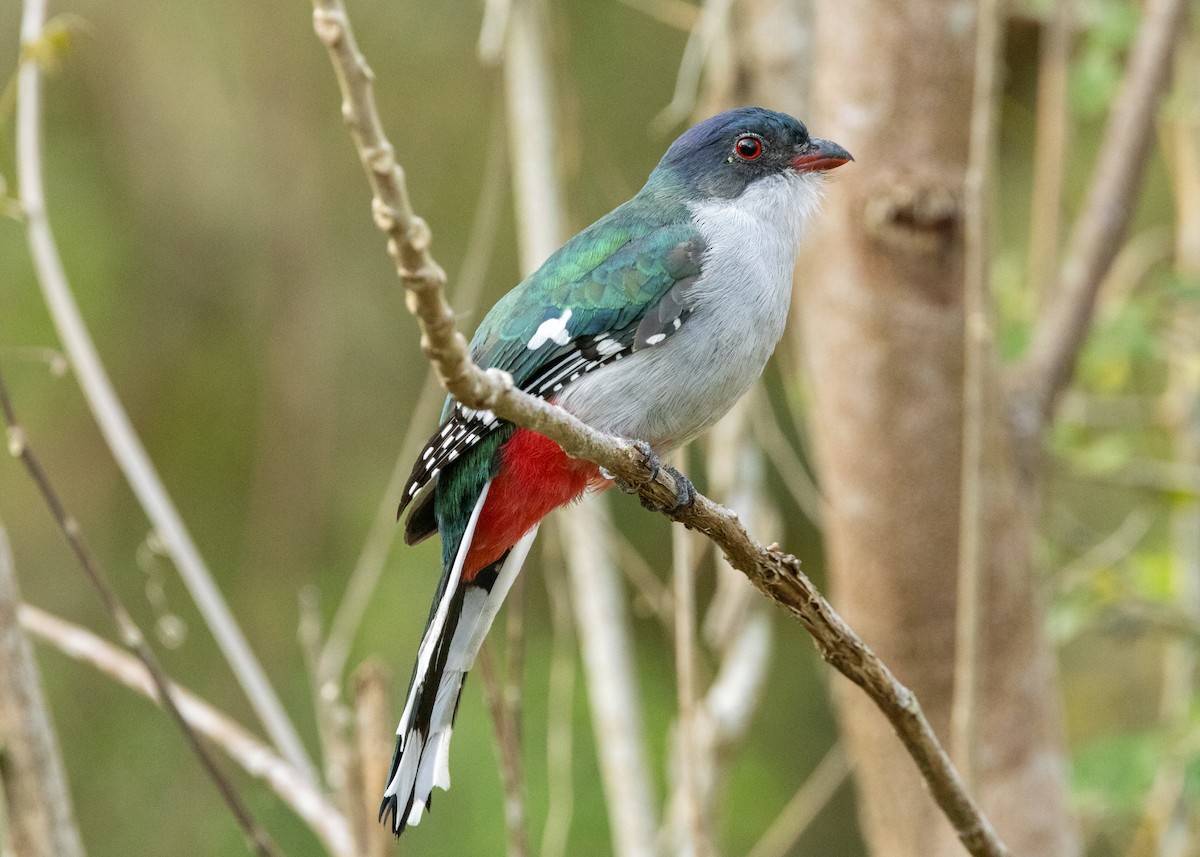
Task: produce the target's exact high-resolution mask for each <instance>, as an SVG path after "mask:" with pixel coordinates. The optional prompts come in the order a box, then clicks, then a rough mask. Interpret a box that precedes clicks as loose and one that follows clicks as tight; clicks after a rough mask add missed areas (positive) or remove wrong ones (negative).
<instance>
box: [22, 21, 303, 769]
mask: <svg viewBox="0 0 1200 857" xmlns="http://www.w3.org/2000/svg"><path fill="white" fill-rule="evenodd" d="M45 17H46V0H25V12H24V17H23V19H22V22H21V44H22V52H23V55H24V56H23V60H22V62H21V68H20V72H19V75H18V84H17V88H18V101H17V175H18V179H19V184H20V190H21V205H22V207H23V208H24V211H25V220H26V226H27V231H28V238H29V251H30V255H31V256H32V258H33V265H34V270H35V271H36V272H37V279H38V284H39V285H40V286H41V289H42V294H43V297H44V298H45V301H46V306H47V308H48V309H49V310H50V316H51V318H52V319H53V321H54V326H55V328H56V329H57V331H58V335H59V338H60V339H61V340H62V344H63V348H64V349H65V350H66V352H67V356H68V357H69V358H70V361H71V366H72V368H73V369H74V371H75V377H76V378H78V379H79V385H80V387H81V388H82V390H83V394H84V397H85V398H86V399H87V402H88V406H89V407H90V408H91V409H92V414H93V416H95V418H96V422H97V424H98V425H99V426H100V431H101V432H102V433H103V435H104V439H105V440H106V441H107V443H108V446H109V449H111V450H112V454H113V457H114V458H115V459H116V461H117V464H118V465H119V466H120V468H121V471H122V473H124V474H125V478H126V479H127V480H128V482H129V485H130V487H131V488H132V489H133V493H134V494H135V495H136V496H137V499H138V502H139V503H141V505H142V508H143V509H144V510H145V512H146V515H147V517H149V519H150V521H151V523H152V524H153V525H154V529H155V531H156V533H157V534H158V537H159V538H160V539H161V540H162V542H163V544H164V545H165V546H166V547H167V550H168V551H169V552H170V554H171V559H172V561H173V562H174V564H175V567H176V568H177V569H179V575H180V577H181V578H182V579H183V582H184V584H185V585H186V586H187V588H188V591H189V592H190V593H191V595H192V598H193V599H194V600H195V602H196V606H197V608H199V610H200V613H201V615H202V616H204V620H205V622H207V623H208V626H209V628H210V629H211V630H212V633H213V636H214V637H215V638H216V641H217V644H218V646H219V647H220V649H221V652H222V653H223V654H224V655H225V658H226V659H227V660H228V661H229V665H230V667H232V669H233V672H234V675H235V676H236V677H237V680H238V682H239V683H240V684H241V686H242V690H243V691H245V693H246V696H247V698H248V699H249V700H250V704H251V705H252V706H253V707H254V710H255V712H256V713H257V714H258V717H259V719H260V720H261V721H262V724H263V726H264V727H265V728H266V730H267V734H268V735H270V736H271V740H272V741H274V742H275V745H276V746H277V747H279V749H280V750H281V751H282V752H283V754H284V755H285V756H287V758H288V759H289V760H290V761H291V762H292V764H293V765H295V766H296V768H297V769H299V770H300V771H301V773H302V774H303V775H304V776H306V777H308V778H309V779H311V780H313V781H314V782H315V781H316V772H315V769H314V768H313V764H312V760H311V759H310V758H309V756H308V752H307V751H306V750H305V749H304V744H303V743H302V742H301V741H300V737H299V735H297V734H296V729H295V727H294V726H293V725H292V722H291V720H289V719H288V716H287V713H286V712H285V711H284V709H283V706H282V705H281V704H280V702H279V697H278V696H276V695H275V691H274V689H273V688H272V687H271V683H270V682H269V681H268V680H267V677H266V674H265V673H264V672H263V670H262V667H261V666H260V665H259V663H258V660H257V658H255V656H254V653H253V652H252V651H251V650H250V646H249V645H248V644H247V642H246V638H245V636H244V635H243V634H242V631H241V629H240V628H239V627H238V625H237V622H236V621H235V620H234V618H233V615H232V614H231V613H230V612H229V606H228V605H227V604H226V603H225V599H224V598H223V597H222V596H221V593H220V590H218V589H217V585H216V583H215V582H214V581H213V579H212V574H211V573H210V572H209V570H208V567H207V566H206V565H205V563H204V560H203V558H201V556H200V551H199V550H197V548H196V545H195V542H193V541H192V537H191V534H190V533H189V532H188V530H187V527H186V526H185V525H184V523H183V519H182V518H181V517H180V516H179V512H178V511H177V510H176V508H175V505H174V503H173V502H172V501H171V497H170V495H169V494H168V493H167V490H166V488H165V487H164V486H163V484H162V480H161V479H160V478H159V476H158V473H157V472H156V471H155V469H154V465H153V464H152V463H151V461H150V456H149V455H147V454H146V449H145V447H143V446H142V442H141V441H140V440H139V439H138V436H137V433H136V432H135V431H134V430H133V426H132V424H131V423H130V422H129V416H128V415H127V414H126V413H125V409H124V408H123V407H122V405H121V402H120V400H119V399H118V398H117V394H116V392H115V391H114V390H113V386H112V382H111V381H110V380H109V378H108V373H107V372H106V371H105V369H104V364H103V363H102V362H101V360H100V355H99V354H98V353H97V351H96V346H95V344H94V343H93V342H92V338H91V334H89V333H88V329H87V326H86V325H85V324H84V321H83V316H82V315H81V314H80V312H79V307H78V306H77V305H76V303H75V297H74V295H73V293H72V291H71V286H70V283H69V282H68V280H67V274H66V271H65V270H64V268H63V264H62V260H61V258H60V257H59V255H58V248H57V246H56V244H55V241H54V233H53V232H52V231H51V229H50V220H49V217H48V216H47V213H46V194H45V189H44V187H43V181H42V140H41V137H42V120H41V83H42V73H41V69H40V68H39V67H38V62H37V59H36V57H37V54H38V51H37V50H36V46H37V44H38V43H39V40H40V39H41V38H42V27H43V22H44V21H45Z"/></svg>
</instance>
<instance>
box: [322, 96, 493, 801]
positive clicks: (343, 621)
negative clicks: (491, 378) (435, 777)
mask: <svg viewBox="0 0 1200 857" xmlns="http://www.w3.org/2000/svg"><path fill="white" fill-rule="evenodd" d="M501 121H502V120H501V119H500V117H499V116H497V118H496V119H495V120H494V121H493V123H492V127H493V131H492V133H491V134H490V143H489V145H488V147H487V162H486V164H485V166H484V180H483V190H482V191H481V192H480V194H479V201H478V202H477V203H476V205H475V216H474V219H473V221H472V223H471V234H470V237H469V238H468V239H467V251H466V254H465V255H464V257H463V264H462V269H461V271H460V272H459V276H458V286H457V289H456V291H455V294H454V299H455V300H456V301H458V303H459V305H460V306H465V307H470V306H473V305H474V304H475V302H476V301H477V300H478V299H479V294H480V292H481V291H483V284H484V280H485V279H486V277H487V271H488V266H489V263H490V261H491V258H492V251H493V249H494V247H495V244H496V234H497V232H498V231H499V224H500V219H501V218H500V209H501V206H502V205H503V203H504V191H505V188H506V186H507V181H506V179H507V170H506V169H505V165H506V161H507V151H508V149H507V147H506V146H505V145H504V134H503V130H502V128H501V127H500V126H501ZM426 368H427V371H426V374H425V381H424V383H423V385H422V387H421V392H420V394H419V395H418V397H417V403H416V405H415V406H414V407H413V408H412V409H411V411H410V412H409V423H408V428H407V429H406V430H405V433H404V439H403V440H402V441H401V442H400V454H399V456H398V457H397V459H396V464H395V467H393V469H392V475H391V478H390V479H389V480H388V484H387V487H386V488H385V489H384V492H383V496H382V497H381V498H380V500H379V506H378V507H377V508H376V511H375V517H374V518H372V519H371V527H370V530H369V531H368V532H367V538H366V541H365V542H364V543H363V549H362V552H361V553H360V554H359V557H358V562H356V563H355V564H354V571H353V572H351V574H350V581H349V582H348V583H347V584H346V591H345V593H344V594H343V595H342V600H341V602H340V603H339V604H338V608H337V612H336V613H335V614H334V616H333V621H332V622H331V623H330V626H329V636H328V638H327V639H326V640H325V644H324V646H323V647H322V649H321V657H320V660H319V661H318V670H317V674H318V675H319V676H320V677H321V678H322V681H323V682H332V683H333V685H334V686H335V687H337V688H340V687H341V684H342V674H343V672H344V671H345V668H346V659H347V658H348V656H349V654H350V646H351V644H352V643H353V641H354V635H355V634H356V633H358V628H359V626H360V625H361V624H362V620H363V616H364V615H365V614H366V612H367V608H368V607H369V606H370V604H371V598H372V596H373V595H374V594H375V589H376V587H377V586H378V585H379V579H380V578H381V577H382V576H383V568H384V564H385V563H386V562H387V557H388V553H389V552H390V551H391V547H392V542H393V540H394V539H395V536H396V529H397V528H396V504H397V502H398V500H397V498H398V497H399V496H400V491H401V489H402V488H403V487H404V483H405V482H406V481H408V474H409V471H410V470H411V469H412V462H413V460H414V459H416V457H417V453H418V452H420V450H421V444H423V443H424V442H425V437H426V435H425V432H426V430H427V427H428V426H429V425H430V424H431V423H432V422H433V419H434V415H435V414H436V413H437V405H438V403H439V402H440V401H441V399H442V398H443V395H442V394H443V392H444V391H443V390H442V389H441V387H439V386H438V383H437V378H436V376H435V375H434V373H433V370H432V368H431V367H426ZM381 787H382V786H381Z"/></svg>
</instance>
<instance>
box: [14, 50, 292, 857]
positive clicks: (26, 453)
mask: <svg viewBox="0 0 1200 857" xmlns="http://www.w3.org/2000/svg"><path fill="white" fill-rule="evenodd" d="M26 67H28V66H26ZM22 71H23V70H22ZM0 412H2V413H3V416H4V422H5V423H6V424H7V426H8V431H7V437H8V450H9V452H10V453H12V455H13V457H14V458H18V459H20V461H21V464H23V465H24V466H25V470H26V472H28V473H29V477H30V478H31V479H32V480H33V483H34V485H36V486H37V489H38V491H39V493H41V495H42V499H43V500H44V501H45V503H46V507H47V508H48V509H49V510H50V514H51V515H52V516H53V518H54V522H55V523H56V524H57V525H58V528H59V529H60V530H61V531H62V534H63V537H64V538H65V539H66V540H67V544H68V545H69V546H70V548H71V552H72V553H74V554H75V558H76V559H77V560H78V561H79V565H80V567H81V568H82V569H83V573H84V575H86V577H87V579H88V582H89V583H91V584H92V588H93V589H95V590H96V594H97V595H98V596H99V597H100V602H101V603H102V604H103V605H104V609H105V610H106V611H107V612H108V614H109V616H110V617H111V618H112V620H113V624H114V625H116V627H117V632H118V634H119V635H120V638H121V642H122V643H123V644H124V645H125V647H126V648H128V649H129V650H130V651H132V652H133V653H134V654H135V655H136V656H137V658H138V660H140V661H141V662H142V664H144V665H145V667H146V670H147V671H148V672H149V673H150V677H151V678H152V680H153V681H154V686H155V688H156V689H157V691H158V694H159V696H160V697H161V699H162V700H163V705H164V707H165V708H166V709H167V713H169V714H170V715H171V719H172V720H174V721H175V724H176V725H177V726H178V727H179V730H180V731H181V732H182V733H183V737H184V739H185V740H186V741H187V743H188V745H189V746H190V747H191V749H192V752H193V753H194V754H195V755H196V758H197V759H198V760H199V762H200V766H201V767H202V768H203V769H204V772H205V773H206V774H207V775H208V777H209V779H211V780H212V781H213V784H214V785H215V786H216V787H217V791H218V792H220V794H221V798H222V799H223V800H224V801H225V805H226V806H227V807H229V811H230V812H231V813H233V817H234V818H235V819H236V820H237V823H238V825H239V826H240V827H241V828H242V831H243V832H244V833H245V834H246V838H247V840H248V841H249V843H250V845H251V847H252V848H253V850H254V851H255V852H256V853H257V854H259V855H261V857H277V855H279V851H278V849H277V848H276V847H275V843H274V842H272V841H271V837H270V835H269V834H268V833H267V831H266V830H265V829H264V828H263V827H262V826H261V825H259V823H258V822H257V821H256V820H255V818H254V817H253V816H252V815H251V814H250V810H249V809H248V808H247V807H246V805H245V804H244V803H243V802H242V799H241V796H240V795H238V793H237V791H236V790H235V789H234V787H233V784H232V783H231V782H230V781H229V779H228V778H227V777H226V776H225V774H223V773H222V772H221V769H220V768H219V767H217V763H216V761H215V760H214V759H213V757H212V754H211V753H210V752H209V751H208V748H207V747H205V746H204V743H203V742H201V740H200V738H199V736H197V735H196V732H195V730H193V729H192V727H191V724H190V723H189V722H188V721H187V718H185V717H184V716H183V713H182V712H181V711H180V710H179V703H178V700H177V699H176V697H175V694H174V692H173V691H172V685H171V681H170V680H169V679H168V678H167V675H166V673H165V672H164V671H163V668H162V665H161V664H159V662H158V658H157V657H156V656H155V654H154V651H153V650H152V649H151V648H150V645H149V644H148V643H147V642H146V637H145V635H143V634H142V631H141V629H140V628H139V627H138V626H137V623H135V622H134V621H133V617H132V616H131V615H129V611H128V610H127V609H125V605H124V604H123V603H122V602H121V599H120V596H119V595H117V591H116V590H115V589H113V587H112V584H111V583H110V582H109V580H108V577H107V575H105V573H104V571H103V569H101V568H100V564H99V563H98V562H97V560H96V558H95V556H94V555H93V554H92V550H91V548H90V547H89V546H88V544H87V541H86V540H85V539H84V537H83V532H82V530H81V529H80V526H79V522H78V521H77V520H76V519H75V518H74V517H73V516H72V515H71V514H70V513H68V512H67V510H66V508H65V507H64V506H63V504H62V500H61V499H59V496H58V492H57V491H55V489H54V486H53V485H51V484H50V480H49V477H48V476H47V474H46V472H45V470H43V469H42V465H41V462H39V461H38V459H37V458H36V457H34V454H33V451H32V450H31V449H30V448H29V443H28V440H27V439H26V437H25V430H24V429H23V428H22V427H21V425H20V423H19V422H18V421H17V415H16V413H15V412H14V411H13V406H12V401H11V399H9V396H8V388H7V387H6V386H5V384H4V378H3V376H0Z"/></svg>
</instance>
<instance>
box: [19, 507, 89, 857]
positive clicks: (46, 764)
mask: <svg viewBox="0 0 1200 857" xmlns="http://www.w3.org/2000/svg"><path fill="white" fill-rule="evenodd" d="M20 602H21V593H20V591H19V590H18V588H17V574H16V569H14V568H13V557H12V551H11V550H10V548H9V543H8V534H7V533H6V532H5V530H4V527H2V526H0V803H2V804H3V808H2V810H0V813H2V814H4V816H5V819H6V821H7V825H8V830H7V831H3V830H0V851H3V850H4V844H5V843H9V844H11V846H12V851H13V854H14V855H15V857H83V855H84V850H83V840H82V839H80V837H79V828H78V827H76V825H75V811H74V808H73V806H72V804H71V792H70V789H68V788H67V776H66V773H65V772H64V770H63V762H62V753H61V751H60V750H59V747H58V735H57V733H56V732H55V731H54V723H53V722H52V721H51V719H50V711H49V709H48V708H47V706H46V694H45V692H44V690H43V689H42V677H41V674H40V672H39V671H38V666H37V661H35V660H34V658H33V649H32V647H31V646H30V645H29V641H28V639H27V638H26V636H25V632H24V631H22V630H21V627H20V624H19V620H18V618H17V615H18V605H19V604H20ZM0 827H3V825H0ZM6 832H7V835H5V833H6Z"/></svg>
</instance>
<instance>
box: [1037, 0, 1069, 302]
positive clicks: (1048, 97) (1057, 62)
mask: <svg viewBox="0 0 1200 857" xmlns="http://www.w3.org/2000/svg"><path fill="white" fill-rule="evenodd" d="M1073 5H1074V0H1056V2H1055V3H1054V4H1053V7H1054V8H1053V9H1052V10H1051V11H1050V13H1049V15H1048V16H1047V18H1046V19H1045V20H1044V21H1043V23H1042V34H1041V39H1040V47H1039V53H1038V78H1037V117H1036V125H1035V127H1034V142H1033V202H1032V210H1031V211H1030V216H1029V268H1028V277H1029V285H1030V287H1031V289H1032V290H1033V292H1034V294H1035V295H1036V296H1037V298H1038V300H1037V303H1038V305H1041V304H1042V303H1043V301H1044V299H1045V297H1046V294H1047V292H1048V290H1049V288H1050V281H1051V279H1052V278H1053V276H1054V266H1055V264H1056V262H1057V260H1058V242H1059V235H1060V234H1061V228H1062V191H1063V176H1064V173H1065V166H1066V154H1067V133H1068V121H1067V119H1068V109H1067V72H1068V66H1069V63H1070V59H1071V35H1072V32H1071V31H1072V26H1073V17H1074V16H1073V14H1072V6H1073Z"/></svg>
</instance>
